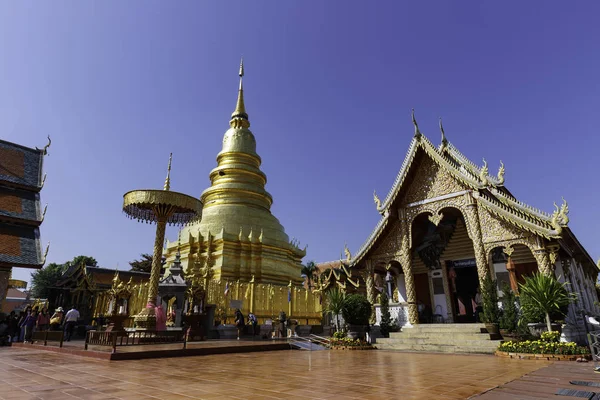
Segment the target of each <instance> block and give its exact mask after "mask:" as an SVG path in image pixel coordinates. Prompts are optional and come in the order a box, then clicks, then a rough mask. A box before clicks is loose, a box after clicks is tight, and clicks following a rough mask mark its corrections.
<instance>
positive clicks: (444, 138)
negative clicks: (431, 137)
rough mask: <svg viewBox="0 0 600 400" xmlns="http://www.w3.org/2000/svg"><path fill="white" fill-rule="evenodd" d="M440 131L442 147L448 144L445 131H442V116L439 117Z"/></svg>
mask: <svg viewBox="0 0 600 400" xmlns="http://www.w3.org/2000/svg"><path fill="white" fill-rule="evenodd" d="M440 132H441V133H442V148H444V147H446V146H447V145H448V139H446V133H445V132H444V125H442V117H440Z"/></svg>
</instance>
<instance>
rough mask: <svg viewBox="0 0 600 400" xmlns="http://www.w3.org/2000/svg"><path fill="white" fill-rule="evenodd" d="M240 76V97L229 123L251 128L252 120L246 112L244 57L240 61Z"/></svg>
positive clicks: (233, 125) (236, 126)
mask: <svg viewBox="0 0 600 400" xmlns="http://www.w3.org/2000/svg"><path fill="white" fill-rule="evenodd" d="M238 75H239V77H240V86H239V89H238V98H237V103H236V105H235V110H234V111H233V113H232V114H231V121H229V125H230V126H231V127H232V128H249V127H250V121H249V120H248V114H247V113H246V106H245V104H244V84H243V78H244V59H243V58H242V60H241V61H240V71H239V73H238Z"/></svg>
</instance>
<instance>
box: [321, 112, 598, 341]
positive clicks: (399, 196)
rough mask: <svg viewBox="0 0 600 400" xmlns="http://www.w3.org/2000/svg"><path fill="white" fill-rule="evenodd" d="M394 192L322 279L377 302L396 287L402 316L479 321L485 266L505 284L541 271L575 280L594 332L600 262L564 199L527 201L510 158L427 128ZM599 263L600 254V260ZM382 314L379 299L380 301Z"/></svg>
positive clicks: (396, 307) (577, 324)
mask: <svg viewBox="0 0 600 400" xmlns="http://www.w3.org/2000/svg"><path fill="white" fill-rule="evenodd" d="M413 125H414V130H415V131H414V136H413V138H412V140H411V142H410V144H409V147H408V151H407V152H406V155H405V157H404V161H403V162H402V164H401V167H400V171H399V172H398V175H397V177H396V180H395V181H394V182H393V184H392V186H391V188H390V190H389V192H388V194H387V196H386V197H385V198H384V200H381V199H380V198H379V197H378V196H377V194H376V193H374V194H373V196H374V202H375V209H374V210H373V211H374V212H378V213H379V214H380V215H381V218H380V219H379V222H378V223H377V225H376V226H375V227H374V229H373V231H372V232H371V233H370V234H369V235H365V236H366V240H365V241H364V243H363V244H362V245H361V246H360V248H359V249H358V250H357V251H356V252H355V253H354V254H352V253H351V252H350V250H349V249H348V248H346V249H345V253H346V257H345V259H343V260H339V261H330V262H326V263H321V264H319V265H318V268H319V270H320V271H322V274H321V279H319V280H318V283H319V285H320V289H322V290H326V289H327V288H328V287H331V285H334V286H336V285H337V286H339V287H341V288H343V289H346V290H352V291H357V292H362V293H364V294H366V295H367V298H368V299H369V301H370V302H371V303H372V304H376V303H377V302H378V300H377V296H378V294H379V293H381V292H382V291H384V290H385V291H386V293H390V294H391V296H390V297H391V304H390V310H391V312H392V315H393V317H395V318H397V321H398V323H399V325H400V326H412V325H415V324H419V323H421V324H422V323H473V322H475V321H476V318H475V309H474V308H475V307H474V304H475V302H474V299H475V298H476V296H477V290H478V288H479V287H480V286H481V284H482V282H483V281H484V279H485V278H486V276H491V277H492V278H493V279H495V280H497V281H498V283H499V286H501V285H502V284H503V283H506V284H508V285H510V287H511V289H512V290H513V291H514V292H515V293H516V294H518V291H519V283H522V282H523V281H524V277H526V276H528V275H531V274H532V273H535V272H540V273H543V274H547V275H555V276H556V277H558V278H559V280H560V281H562V282H569V283H570V290H572V291H573V292H575V293H576V294H577V300H576V301H575V302H574V303H572V304H571V305H570V307H569V312H568V315H567V323H568V324H569V325H570V326H571V327H573V329H574V330H575V331H576V332H573V336H575V337H577V336H582V335H583V336H585V328H584V324H583V315H584V314H587V315H595V314H598V313H599V312H600V307H599V305H598V304H599V303H598V295H597V292H596V288H595V283H596V280H597V278H598V271H599V268H600V267H599V266H597V265H596V264H595V263H594V261H593V260H592V258H591V257H590V255H589V253H588V252H587V251H586V250H585V248H584V247H583V246H582V245H581V243H580V242H579V241H578V240H577V238H576V236H575V234H574V233H573V231H572V230H571V229H570V228H569V226H568V223H569V216H568V213H569V209H568V205H567V203H566V201H564V199H563V203H562V205H561V206H558V205H557V204H556V203H554V207H555V210H554V212H553V213H547V212H544V211H541V210H539V209H537V208H535V207H532V206H530V205H527V204H525V203H523V202H521V201H519V200H518V199H517V198H516V197H515V196H514V195H513V194H512V193H511V192H510V191H509V190H508V188H507V187H506V186H505V182H504V171H505V169H504V165H503V164H502V162H500V167H499V170H498V172H497V174H493V173H490V171H489V168H488V165H487V162H485V160H484V163H483V166H479V165H477V164H475V163H474V162H472V161H470V160H469V159H468V158H467V157H466V156H465V155H463V154H462V153H461V152H460V151H459V150H458V149H457V148H456V147H455V146H454V145H453V144H452V143H451V142H450V141H448V139H447V138H446V135H445V132H444V129H443V126H442V123H441V120H440V131H441V136H442V140H441V143H440V144H439V145H434V144H433V143H432V142H431V141H430V140H429V139H428V138H427V137H426V136H425V135H424V134H422V133H421V131H420V130H419V127H418V124H417V121H416V119H415V117H414V111H413ZM599 265H600V262H599ZM376 312H377V319H379V317H380V315H379V312H380V311H379V309H378V306H376Z"/></svg>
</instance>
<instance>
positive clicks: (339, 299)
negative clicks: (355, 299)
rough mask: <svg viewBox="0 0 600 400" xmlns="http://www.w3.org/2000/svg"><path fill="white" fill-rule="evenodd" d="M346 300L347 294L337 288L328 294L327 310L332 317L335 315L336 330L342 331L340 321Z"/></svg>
mask: <svg viewBox="0 0 600 400" xmlns="http://www.w3.org/2000/svg"><path fill="white" fill-rule="evenodd" d="M345 300H346V294H345V293H344V292H342V291H341V290H340V289H339V288H337V287H335V288H333V289H330V290H328V291H327V294H326V306H325V310H326V311H327V312H328V313H330V314H331V315H332V316H334V315H335V324H336V329H337V330H338V331H339V330H340V319H339V315H340V313H341V312H342V309H343V308H344V302H345Z"/></svg>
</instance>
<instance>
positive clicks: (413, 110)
mask: <svg viewBox="0 0 600 400" xmlns="http://www.w3.org/2000/svg"><path fill="white" fill-rule="evenodd" d="M411 116H412V123H413V125H414V126H415V137H416V138H418V137H421V131H420V130H419V125H418V124H417V119H416V118H415V109H414V108H413V109H412V113H411Z"/></svg>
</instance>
